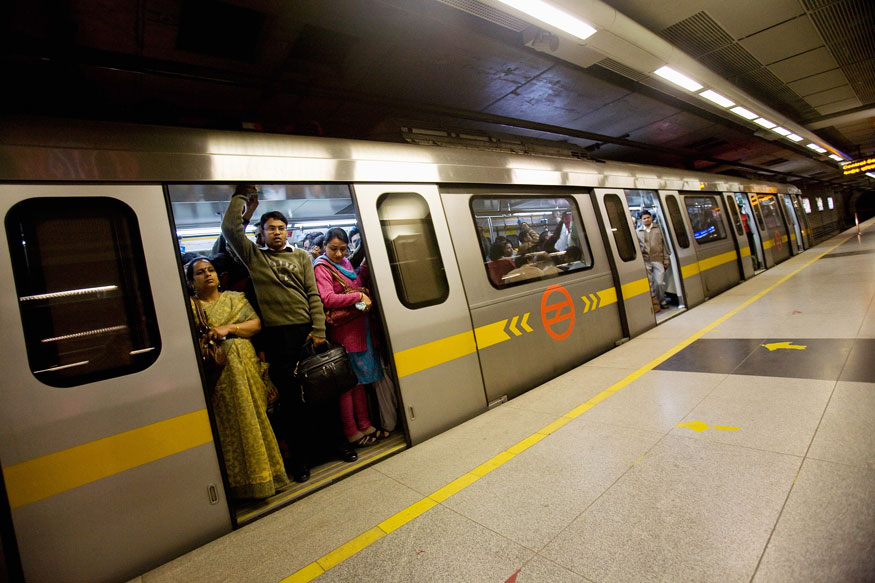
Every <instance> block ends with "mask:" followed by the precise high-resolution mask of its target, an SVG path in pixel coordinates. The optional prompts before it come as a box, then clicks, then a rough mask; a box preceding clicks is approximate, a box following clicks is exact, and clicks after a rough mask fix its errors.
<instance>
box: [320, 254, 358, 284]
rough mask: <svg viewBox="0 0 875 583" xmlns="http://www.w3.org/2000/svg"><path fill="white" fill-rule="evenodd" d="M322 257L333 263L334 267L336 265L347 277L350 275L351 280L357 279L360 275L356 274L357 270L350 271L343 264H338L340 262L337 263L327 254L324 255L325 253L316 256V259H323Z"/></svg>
mask: <svg viewBox="0 0 875 583" xmlns="http://www.w3.org/2000/svg"><path fill="white" fill-rule="evenodd" d="M321 259H324V260H325V261H327V262H328V263H330V264H331V265H333V266H334V267H336V268H337V271H339V272H340V273H342V274H343V275H345V276H346V277H348V278H349V279H350V280H351V281H355V278H357V277H358V275H357V274H356V272H355V271H350V270H349V269H347V268H346V267H344V266H342V265H338V264H336V263H335V262H333V261H332V260H330V259H329V258H328V256H327V255H324V254H323V255H320V256H319V257H317V258H316V261H319V260H321Z"/></svg>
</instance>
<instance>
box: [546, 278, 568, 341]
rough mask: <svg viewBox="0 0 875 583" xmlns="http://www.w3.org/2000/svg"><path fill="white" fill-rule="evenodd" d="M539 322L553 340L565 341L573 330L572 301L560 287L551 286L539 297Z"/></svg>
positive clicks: (566, 291)
mask: <svg viewBox="0 0 875 583" xmlns="http://www.w3.org/2000/svg"><path fill="white" fill-rule="evenodd" d="M541 322H543V323H544V330H546V331H547V334H549V335H550V338H552V339H553V340H565V339H566V338H568V337H569V336H570V335H571V331H572V330H574V300H572V299H571V294H569V293H568V290H567V289H565V288H564V287H562V286H561V285H551V286H550V287H548V288H547V289H546V290H544V295H542V296H541ZM566 322H567V323H566Z"/></svg>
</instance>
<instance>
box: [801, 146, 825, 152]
mask: <svg viewBox="0 0 875 583" xmlns="http://www.w3.org/2000/svg"><path fill="white" fill-rule="evenodd" d="M805 147H806V148H811V149H812V150H814V151H815V152H818V153H820V154H823V153H824V152H826V150H825V149H824V148H821V147H820V146H818V145H817V144H808V145H807V146H805Z"/></svg>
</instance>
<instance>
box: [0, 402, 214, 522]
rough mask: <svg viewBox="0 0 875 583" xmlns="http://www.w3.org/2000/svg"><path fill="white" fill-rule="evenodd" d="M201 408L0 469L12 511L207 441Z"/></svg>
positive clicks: (207, 423) (204, 412) (207, 428)
mask: <svg viewBox="0 0 875 583" xmlns="http://www.w3.org/2000/svg"><path fill="white" fill-rule="evenodd" d="M212 440H213V432H212V429H211V428H210V419H209V417H208V416H207V410H206V409H201V410H200V411H194V412H193V413H187V414H185V415H180V416H179V417H173V418H171V419H165V420H164V421H159V422H157V423H152V424H150V425H144V426H143V427H138V428H136V429H132V430H130V431H125V432H123V433H119V434H116V435H110V436H109V437H104V438H103V439H98V440H96V441H91V442H88V443H83V444H82V445H77V446H75V447H71V448H69V449H64V450H61V451H56V452H55V453H50V454H48V455H44V456H40V457H38V458H34V459H31V460H27V461H25V462H21V463H18V464H15V465H11V466H9V467H6V468H3V479H4V480H5V481H6V493H7V495H8V496H9V506H10V507H11V508H13V509H15V508H20V507H22V506H25V505H27V504H32V503H34V502H38V501H39V500H44V499H46V498H50V497H51V496H55V495H56V494H60V493H62V492H66V491H67V490H72V489H73V488H76V487H78V486H84V485H85V484H90V483H91V482H96V481H98V480H101V479H103V478H107V477H109V476H112V475H115V474H119V473H121V472H123V471H125V470H130V469H131V468H136V467H138V466H142V465H144V464H147V463H149V462H153V461H156V460H159V459H161V458H164V457H167V456H169V455H173V454H175V453H179V452H182V451H185V450H187V449H191V448H193V447H197V446H199V445H203V444H205V443H210V442H211V441H212Z"/></svg>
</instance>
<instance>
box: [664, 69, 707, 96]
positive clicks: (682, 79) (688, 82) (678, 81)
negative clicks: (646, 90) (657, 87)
mask: <svg viewBox="0 0 875 583" xmlns="http://www.w3.org/2000/svg"><path fill="white" fill-rule="evenodd" d="M653 73H654V74H655V75H659V76H660V77H662V78H663V79H665V80H666V81H670V82H672V83H674V84H675V85H677V86H678V87H683V88H684V89H686V90H687V91H698V90H699V89H701V88H702V84H701V83H699V82H698V81H696V80H695V79H690V78H689V77H687V76H686V75H684V74H683V73H678V72H677V71H675V70H674V69H672V68H671V67H668V66H666V67H660V68H659V69H657V70H656V71H654V72H653Z"/></svg>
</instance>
